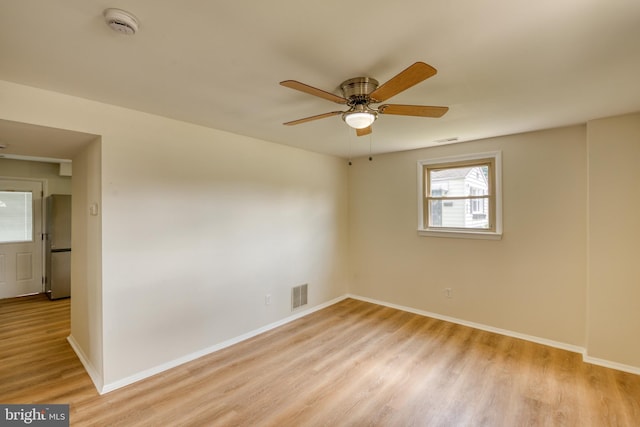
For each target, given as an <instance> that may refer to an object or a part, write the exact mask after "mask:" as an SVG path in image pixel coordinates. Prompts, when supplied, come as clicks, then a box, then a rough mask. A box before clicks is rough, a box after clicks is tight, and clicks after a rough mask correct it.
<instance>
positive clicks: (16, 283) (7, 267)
mask: <svg viewBox="0 0 640 427" xmlns="http://www.w3.org/2000/svg"><path fill="white" fill-rule="evenodd" d="M42 248H43V246H42V182H38V181H26V180H25V181H20V180H7V179H0V298H12V297H16V296H20V295H27V294H33V293H38V292H42V291H43V285H42V257H43V255H42V254H43V252H42Z"/></svg>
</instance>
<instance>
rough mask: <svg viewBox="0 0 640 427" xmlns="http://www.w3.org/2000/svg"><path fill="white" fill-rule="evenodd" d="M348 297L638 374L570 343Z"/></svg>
mask: <svg viewBox="0 0 640 427" xmlns="http://www.w3.org/2000/svg"><path fill="white" fill-rule="evenodd" d="M347 297H348V298H353V299H357V300H360V301H365V302H370V303H372V304H378V305H383V306H385V307H390V308H395V309H397V310H402V311H406V312H409V313H414V314H419V315H421V316H426V317H433V318H434V319H439V320H444V321H446V322H451V323H456V324H458V325H463V326H469V327H471V328H475V329H480V330H482V331H487V332H494V333H496V334H500V335H505V336H508V337H513V338H519V339H522V340H526V341H531V342H535V343H537V344H542V345H547V346H549V347H555V348H559V349H561V350H567V351H570V352H573V353H578V354H581V355H582V361H583V362H585V363H590V364H592V365H598V366H602V367H604V368H610V369H615V370H617V371H622V372H628V373H630V374H636V375H640V367H637V366H630V365H625V364H622V363H618V362H612V361H610V360H605V359H598V358H596V357H591V356H589V355H587V349H585V348H583V347H579V346H576V345H572V344H567V343H563V342H558V341H553V340H549V339H546V338H540V337H536V336H533V335H527V334H521V333H519V332H514V331H510V330H507V329H500V328H494V327H493V326H487V325H483V324H481V323H475V322H469V321H466V320H461V319H456V318H455V317H449V316H443V315H441V314H437V313H431V312H429V311H424V310H417V309H415V308H411V307H405V306H402V305H397V304H391V303H388V302H385V301H379V300H375V299H372V298H366V297H361V296H359V295H351V294H349V295H347Z"/></svg>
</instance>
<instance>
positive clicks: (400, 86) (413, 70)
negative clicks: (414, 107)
mask: <svg viewBox="0 0 640 427" xmlns="http://www.w3.org/2000/svg"><path fill="white" fill-rule="evenodd" d="M437 72H438V71H437V70H436V69H435V68H433V67H432V66H431V65H429V64H425V63H424V62H416V63H415V64H413V65H411V66H410V67H408V68H407V69H405V70H404V71H401V72H400V73H399V74H398V75H396V76H395V77H393V78H391V80H389V81H387V82H386V83H384V84H383V85H382V86H380V87H378V88H377V89H376V90H374V91H373V92H371V93H370V94H369V96H370V97H371V99H373V100H375V102H382V101H385V100H387V99H389V98H391V97H392V96H394V95H397V94H399V93H400V92H402V91H403V90H406V89H409V88H410V87H411V86H413V85H416V84H418V83H420V82H421V81H423V80H426V79H428V78H429V77H431V76H433V75H435V74H436V73H437Z"/></svg>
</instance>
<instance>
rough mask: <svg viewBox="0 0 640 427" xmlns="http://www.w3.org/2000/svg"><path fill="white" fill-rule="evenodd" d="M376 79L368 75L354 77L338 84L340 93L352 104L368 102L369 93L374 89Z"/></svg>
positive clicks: (376, 85) (376, 84) (376, 83)
mask: <svg viewBox="0 0 640 427" xmlns="http://www.w3.org/2000/svg"><path fill="white" fill-rule="evenodd" d="M377 87H378V81H377V80H376V79H372V78H370V77H355V78H353V79H349V80H346V81H344V82H343V83H342V84H341V85H340V89H342V93H343V95H344V97H345V98H346V99H348V100H349V101H351V103H352V104H368V103H369V102H370V99H369V94H370V93H371V92H373V91H374V90H376V88H377Z"/></svg>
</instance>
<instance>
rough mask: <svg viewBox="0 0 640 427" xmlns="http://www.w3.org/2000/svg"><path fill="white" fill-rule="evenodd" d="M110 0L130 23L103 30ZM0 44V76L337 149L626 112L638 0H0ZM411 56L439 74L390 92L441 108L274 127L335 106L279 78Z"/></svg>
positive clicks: (329, 78) (368, 68) (395, 68)
mask: <svg viewBox="0 0 640 427" xmlns="http://www.w3.org/2000/svg"><path fill="white" fill-rule="evenodd" d="M108 7H116V8H122V9H125V10H128V11H130V12H131V13H133V14H134V15H136V16H137V17H138V19H139V20H140V30H139V32H138V34H137V35H135V36H124V35H121V34H118V33H115V32H113V31H111V30H110V29H109V28H108V27H107V26H106V24H105V23H104V20H103V17H102V12H103V10H104V9H105V8H108ZM0 52H1V60H0V79H2V80H7V81H12V82H17V83H21V84H25V85H29V86H35V87H39V88H44V89H49V90H53V91H57V92H63V93H67V94H71V95H75V96H79V97H83V98H88V99H93V100H98V101H102V102H106V103H110V104H115V105H120V106H124V107H128V108H133V109H137V110H142V111H147V112H151V113H155V114H159V115H162V116H167V117H172V118H175V119H179V120H184V121H187V122H192V123H197V124H201V125H205V126H209V127H212V128H217V129H222V130H227V131H230V132H234V133H238V134H242V135H247V136H251V137H255V138H260V139H263V140H267V141H272V142H276V143H281V144H287V145H292V146H297V147H300V148H303V149H307V150H312V151H316V152H322V153H328V154H333V155H338V156H343V157H348V156H357V155H364V154H368V153H369V150H371V151H372V152H373V153H382V152H390V151H399V150H407V149H413V148H418V147H424V146H429V145H434V141H436V140H441V139H445V138H452V137H457V138H459V140H460V141H466V140H472V139H479V138H485V137H491V136H497V135H504V134H511V133H517V132H524V131H530V130H536V129H542V128H550V127H558V126H564V125H570V124H576V123H584V122H585V121H587V120H589V119H593V118H597V117H605V116H610V115H617V114H622V113H628V112H634V111H640V81H639V80H640V78H639V76H640V1H638V0H538V1H530V0H527V1H524V0H484V1H477V0H396V1H388V0H384V1H383V0H370V1H344V0H340V1H338V0H324V1H320V2H305V1H300V0H272V1H259V0H252V1H250V0H219V1H210V0H183V1H180V2H176V1H159V0H112V1H105V0H65V1H51V0H3V1H2V2H1V3H0ZM416 61H424V62H427V63H428V64H431V65H432V66H434V67H435V68H436V69H437V70H438V74H437V75H436V76H434V77H432V78H430V79H428V80H426V81H424V82H422V83H420V84H418V85H417V86H414V87H412V88H410V89H408V90H407V91H405V92H403V93H401V94H399V95H397V96H395V97H393V98H392V99H390V100H389V101H388V102H390V103H398V104H424V105H444V106H449V107H450V111H449V112H448V113H447V114H446V115H445V116H444V117H443V118H441V119H430V118H417V117H400V116H389V115H387V116H382V117H380V118H379V119H378V120H377V122H376V123H375V124H374V128H373V129H374V133H373V134H372V136H371V137H369V136H365V137H359V138H358V137H356V136H355V135H354V132H353V130H352V129H350V128H348V127H347V126H346V124H344V123H343V122H342V120H341V119H340V117H339V116H335V117H330V118H326V119H322V120H318V121H314V122H308V123H305V124H300V125H298V126H293V127H288V126H283V125H282V123H283V122H285V121H290V120H294V119H299V118H302V117H306V116H311V115H315V114H320V113H324V112H329V111H334V110H337V109H341V107H342V106H339V105H338V104H334V103H331V102H329V101H326V100H323V99H321V98H316V97H313V96H310V95H307V94H304V93H301V92H297V91H294V90H291V89H288V88H285V87H282V86H280V85H279V84H278V83H279V82H280V81H282V80H286V79H293V80H299V81H301V82H304V83H306V84H309V85H311V86H314V87H317V88H320V89H324V90H326V91H330V92H334V93H336V94H339V91H338V86H339V84H340V83H341V82H342V81H344V80H346V79H348V78H351V77H357V76H367V77H373V78H375V79H377V80H379V81H380V82H381V83H382V82H384V81H386V80H388V79H389V78H391V77H393V76H394V75H395V74H397V73H398V72H400V71H401V70H403V69H404V68H406V67H407V66H409V65H411V64H412V63H414V62H416ZM336 107H338V108H336ZM1 132H2V127H0V142H1V141H2V133H1Z"/></svg>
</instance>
